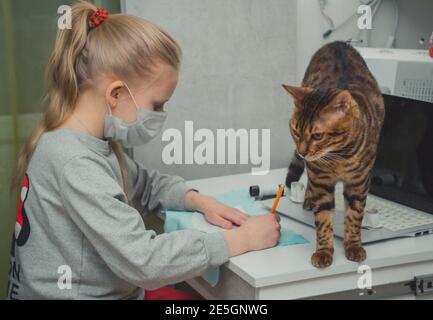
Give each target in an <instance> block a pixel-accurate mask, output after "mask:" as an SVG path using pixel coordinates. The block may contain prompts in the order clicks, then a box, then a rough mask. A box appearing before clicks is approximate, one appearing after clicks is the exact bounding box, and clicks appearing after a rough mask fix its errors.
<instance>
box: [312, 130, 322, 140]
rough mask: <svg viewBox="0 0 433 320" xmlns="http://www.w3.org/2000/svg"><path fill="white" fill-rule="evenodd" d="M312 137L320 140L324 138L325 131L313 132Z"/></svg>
mask: <svg viewBox="0 0 433 320" xmlns="http://www.w3.org/2000/svg"><path fill="white" fill-rule="evenodd" d="M311 137H312V138H313V140H320V139H322V138H323V133H322V132H321V133H313V134H312V135H311Z"/></svg>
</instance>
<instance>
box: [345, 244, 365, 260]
mask: <svg viewBox="0 0 433 320" xmlns="http://www.w3.org/2000/svg"><path fill="white" fill-rule="evenodd" d="M344 251H345V254H346V258H347V259H349V260H350V261H355V262H361V261H364V260H365V259H366V258H367V252H366V251H365V249H364V248H363V247H360V246H357V247H347V248H345V249H344Z"/></svg>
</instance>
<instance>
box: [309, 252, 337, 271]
mask: <svg viewBox="0 0 433 320" xmlns="http://www.w3.org/2000/svg"><path fill="white" fill-rule="evenodd" d="M332 260H333V258H332V254H331V253H330V252H328V251H316V252H315V253H313V255H312V256H311V264H312V265H313V266H315V267H316V268H326V267H329V266H330V265H331V264H332Z"/></svg>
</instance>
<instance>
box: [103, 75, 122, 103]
mask: <svg viewBox="0 0 433 320" xmlns="http://www.w3.org/2000/svg"><path fill="white" fill-rule="evenodd" d="M123 87H124V84H123V82H122V81H114V82H112V83H111V84H110V85H109V86H108V88H107V90H106V92H105V99H106V100H107V102H108V105H109V107H110V108H112V109H115V108H116V107H117V106H118V104H119V99H120V96H121V92H122V89H123Z"/></svg>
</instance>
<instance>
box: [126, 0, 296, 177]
mask: <svg viewBox="0 0 433 320" xmlns="http://www.w3.org/2000/svg"><path fill="white" fill-rule="evenodd" d="M295 4H296V2H295V0H266V1H263V0H236V1H233V0H218V1H216V0H176V1H173V0H146V1H141V0H127V1H126V2H125V5H126V12H127V13H131V14H135V15H139V16H141V17H144V18H146V19H148V20H151V21H153V22H155V23H156V24H158V25H160V26H161V27H163V28H164V29H166V30H167V31H168V32H169V33H170V34H172V35H173V36H174V38H175V39H176V40H177V41H178V42H179V43H180V45H181V47H182V49H183V51H184V60H183V65H182V70H181V76H180V81H179V85H178V88H177V90H176V92H175V94H174V96H173V98H172V100H171V101H170V103H169V104H168V106H167V109H168V112H169V119H168V123H167V125H166V128H178V129H180V130H181V131H182V132H183V131H184V130H183V128H184V121H185V120H192V121H194V127H195V130H197V129H199V128H209V129H211V130H212V131H213V132H215V130H216V129H218V128H220V129H224V128H234V129H239V128H246V129H249V128H256V129H262V128H265V129H271V167H272V168H281V167H286V166H287V165H288V163H289V154H291V152H292V151H293V149H294V147H293V143H292V140H291V138H290V137H289V129H288V120H289V117H290V110H289V105H290V103H291V101H290V99H289V97H288V96H287V94H286V93H285V92H284V90H283V89H282V88H281V83H287V82H288V83H292V82H294V81H295V73H296V61H295V48H296V22H295V21H296V20H295V13H296V5H295ZM156 140H157V141H152V142H151V143H150V144H149V145H146V146H144V147H140V148H137V149H136V150H134V151H135V158H136V159H138V160H139V161H140V162H142V163H144V164H145V165H146V166H147V167H151V168H156V169H159V170H160V171H162V172H166V173H169V174H178V175H182V176H183V177H185V178H187V179H192V178H200V177H209V176H219V175H226V174H233V173H238V172H249V171H250V169H251V165H204V166H197V165H171V166H167V165H165V164H164V163H162V160H161V152H162V147H163V146H164V145H165V144H166V143H162V142H161V137H158V139H156ZM282 179H284V177H282Z"/></svg>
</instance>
